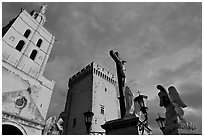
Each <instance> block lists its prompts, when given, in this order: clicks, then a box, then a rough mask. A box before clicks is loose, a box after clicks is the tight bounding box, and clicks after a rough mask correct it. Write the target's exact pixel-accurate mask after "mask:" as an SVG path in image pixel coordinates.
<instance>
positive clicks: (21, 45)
mask: <svg viewBox="0 0 204 137" xmlns="http://www.w3.org/2000/svg"><path fill="white" fill-rule="evenodd" d="M24 45H25V42H24V41H23V40H20V41H19V42H18V44H17V46H16V49H17V50H18V51H20V52H21V50H22V49H23V46H24Z"/></svg>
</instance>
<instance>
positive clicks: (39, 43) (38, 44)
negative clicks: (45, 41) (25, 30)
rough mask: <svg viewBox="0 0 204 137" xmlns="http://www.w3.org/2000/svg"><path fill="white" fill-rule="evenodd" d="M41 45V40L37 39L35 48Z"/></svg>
mask: <svg viewBox="0 0 204 137" xmlns="http://www.w3.org/2000/svg"><path fill="white" fill-rule="evenodd" d="M41 44H42V39H39V40H38V42H37V47H40V46H41Z"/></svg>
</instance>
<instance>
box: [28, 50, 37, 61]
mask: <svg viewBox="0 0 204 137" xmlns="http://www.w3.org/2000/svg"><path fill="white" fill-rule="evenodd" d="M37 53H38V52H37V50H35V49H34V50H33V51H32V53H31V54H30V58H31V59H32V60H34V59H35V57H36V55H37Z"/></svg>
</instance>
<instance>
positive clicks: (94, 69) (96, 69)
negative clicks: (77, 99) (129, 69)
mask: <svg viewBox="0 0 204 137" xmlns="http://www.w3.org/2000/svg"><path fill="white" fill-rule="evenodd" d="M89 74H94V75H97V76H99V77H101V78H104V79H105V80H107V81H109V82H110V83H112V84H114V85H115V84H116V78H115V76H114V75H113V74H111V73H110V72H109V71H108V70H106V69H105V68H103V67H101V66H99V65H98V64H96V63H94V62H92V63H90V64H89V65H87V66H86V67H85V68H83V69H82V70H81V71H79V72H78V73H76V74H75V75H73V76H72V77H71V78H69V84H68V86H69V87H72V86H73V85H74V84H75V83H77V82H79V81H81V80H82V79H84V78H85V77H87V76H88V75H89Z"/></svg>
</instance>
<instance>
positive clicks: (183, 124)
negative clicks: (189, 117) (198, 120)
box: [168, 86, 196, 130]
mask: <svg viewBox="0 0 204 137" xmlns="http://www.w3.org/2000/svg"><path fill="white" fill-rule="evenodd" d="M168 91H169V97H170V99H171V101H172V103H173V105H174V106H175V111H176V112H177V115H178V120H179V121H178V123H179V124H180V127H179V128H183V129H184V128H185V129H191V130H195V129H196V127H195V125H194V124H193V123H191V122H188V121H186V120H185V119H184V117H183V116H184V111H183V109H182V108H185V107H187V105H186V104H184V102H183V101H182V100H181V98H180V96H179V93H178V91H177V90H176V88H175V87H174V86H171V87H169V88H168Z"/></svg>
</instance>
